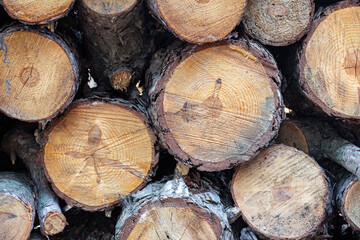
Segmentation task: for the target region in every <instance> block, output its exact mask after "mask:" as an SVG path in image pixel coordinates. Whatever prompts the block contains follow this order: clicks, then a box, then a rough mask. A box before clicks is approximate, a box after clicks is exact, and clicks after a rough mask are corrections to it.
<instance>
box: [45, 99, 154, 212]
mask: <svg viewBox="0 0 360 240" xmlns="http://www.w3.org/2000/svg"><path fill="white" fill-rule="evenodd" d="M39 138H40V139H42V140H40V141H42V143H41V144H42V146H43V147H42V152H43V154H42V161H43V166H44V169H45V173H46V176H47V177H48V179H49V181H50V182H52V186H53V189H54V191H55V193H57V194H58V196H60V197H61V198H63V199H64V200H65V201H66V202H67V203H68V204H69V205H72V206H78V207H82V208H83V209H84V210H89V211H97V210H103V209H106V208H108V207H111V206H112V205H115V204H117V203H119V201H120V199H121V197H120V196H123V195H127V194H129V193H134V192H136V191H137V190H139V189H141V188H142V187H144V185H145V184H146V183H147V182H148V181H149V180H150V177H151V175H152V173H153V171H154V167H155V166H156V164H157V161H158V154H157V147H156V142H155V136H154V134H153V132H152V129H151V127H150V125H149V123H148V119H147V118H146V117H145V116H144V115H143V114H142V113H141V112H140V111H139V110H137V108H136V106H135V105H131V104H130V103H126V102H120V100H118V101H112V100H108V101H105V100H104V101H102V100H99V99H92V100H90V99H86V100H79V101H77V102H74V103H72V104H71V105H70V107H69V109H68V110H67V111H66V113H65V114H64V116H63V117H61V118H59V119H58V120H56V121H52V122H51V123H50V124H49V126H48V128H47V129H45V131H44V132H43V134H42V137H41V136H40V137H39Z"/></svg>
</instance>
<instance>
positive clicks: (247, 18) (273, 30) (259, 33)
mask: <svg viewBox="0 0 360 240" xmlns="http://www.w3.org/2000/svg"><path fill="white" fill-rule="evenodd" d="M314 9H315V4H314V1H313V0H298V1H283V0H267V1H263V0H253V1H249V2H248V3H247V5H246V9H245V12H244V16H243V19H242V22H243V25H244V29H245V32H246V33H247V34H248V35H250V36H251V37H252V38H255V39H257V40H258V41H260V42H261V43H263V44H266V45H272V46H286V45H290V44H292V43H294V42H296V41H298V40H299V39H300V38H302V37H303V36H304V34H305V33H306V32H307V31H308V30H309V26H310V24H311V23H312V18H313V15H314Z"/></svg>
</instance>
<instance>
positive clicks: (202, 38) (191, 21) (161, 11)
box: [147, 0, 247, 44]
mask: <svg viewBox="0 0 360 240" xmlns="http://www.w3.org/2000/svg"><path fill="white" fill-rule="evenodd" d="M246 2H247V1H246V0H240V1H239V0H222V1H209V0H187V1H178V0H167V1H161V0H148V1H147V3H148V6H149V8H150V10H151V13H152V14H153V16H154V17H155V18H156V19H158V20H159V22H160V23H162V24H163V25H164V26H165V27H166V28H167V29H168V30H169V31H170V32H172V33H174V34H175V35H176V36H177V37H178V38H180V39H181V40H184V41H187V42H191V43H195V44H203V43H209V42H215V41H219V40H222V39H225V38H226V37H227V36H228V35H229V34H230V32H231V31H232V30H233V29H234V28H235V27H236V26H237V25H238V24H239V23H240V20H241V17H242V15H243V12H244V7H245V4H246Z"/></svg>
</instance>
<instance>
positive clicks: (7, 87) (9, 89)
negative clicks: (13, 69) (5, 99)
mask: <svg viewBox="0 0 360 240" xmlns="http://www.w3.org/2000/svg"><path fill="white" fill-rule="evenodd" d="M5 87H6V93H7V94H10V91H11V84H10V81H9V79H8V78H7V77H6V78H5Z"/></svg>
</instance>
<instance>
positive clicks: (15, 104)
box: [0, 26, 79, 122]
mask: <svg viewBox="0 0 360 240" xmlns="http://www.w3.org/2000/svg"><path fill="white" fill-rule="evenodd" d="M75 56H76V55H74V53H73V52H72V50H71V49H70V48H69V47H68V46H67V44H66V43H65V42H64V41H63V40H62V39H60V38H59V37H58V36H57V35H55V34H54V33H51V32H49V31H46V30H45V29H38V28H31V27H27V26H15V27H9V28H7V29H5V30H4V31H2V32H1V33H0V58H1V59H3V61H0V111H3V112H4V113H5V114H6V115H8V116H10V117H12V118H16V119H19V120H22V121H29V122H35V121H40V120H47V119H51V118H53V117H55V116H56V115H57V114H58V113H60V112H62V111H63V110H64V108H66V107H67V105H68V104H70V102H71V101H72V99H73V98H74V96H75V93H76V90H77V88H78V85H79V80H78V78H79V67H78V63H77V61H76V57H75Z"/></svg>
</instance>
